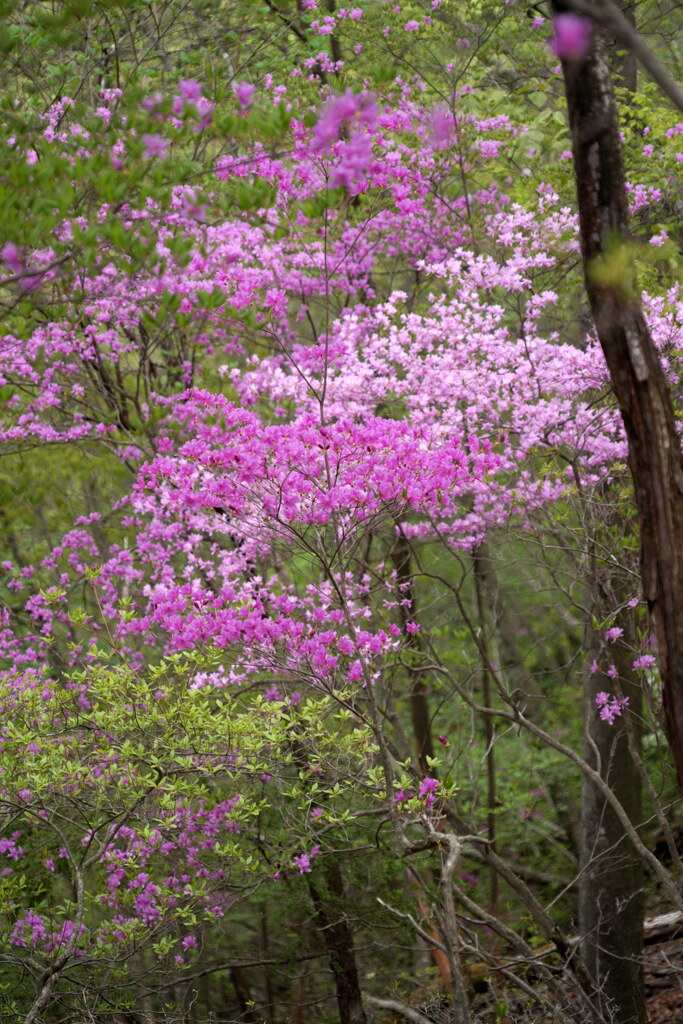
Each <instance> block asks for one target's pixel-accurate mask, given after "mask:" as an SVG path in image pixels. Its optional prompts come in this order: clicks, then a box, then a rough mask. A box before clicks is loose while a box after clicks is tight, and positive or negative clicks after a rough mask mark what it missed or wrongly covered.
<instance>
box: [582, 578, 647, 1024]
mask: <svg viewBox="0 0 683 1024" xmlns="http://www.w3.org/2000/svg"><path fill="white" fill-rule="evenodd" d="M591 582H592V584H593V586H592V588H591V589H592V590H593V594H592V595H591V596H592V602H591V598H590V597H589V600H588V602H587V603H588V604H589V611H592V612H593V613H594V615H595V616H596V618H597V619H598V620H604V618H605V612H606V611H609V612H611V611H613V608H609V609H606V608H605V607H604V605H605V603H607V602H604V601H600V597H601V596H602V595H600V593H599V587H600V584H599V582H598V581H596V580H593V581H591ZM596 591H598V592H597V593H596ZM596 598H597V600H596ZM591 603H592V608H591V607H590V605H591ZM619 625H621V626H622V627H624V628H625V636H624V638H622V639H621V640H617V642H616V643H615V644H610V645H609V646H608V649H607V650H605V649H604V647H603V649H602V651H601V650H600V646H601V645H600V642H599V637H598V636H597V634H596V632H595V630H594V629H593V626H592V624H591V622H590V621H588V623H587V629H586V633H587V636H586V644H585V652H584V657H585V662H584V664H585V668H584V737H585V738H584V757H585V758H586V760H587V761H588V763H589V764H590V765H591V767H593V768H595V769H596V771H599V772H600V774H601V775H602V777H603V778H604V779H605V781H607V782H608V783H609V785H610V788H611V789H612V792H613V793H614V794H615V795H616V796H617V797H618V798H619V800H620V802H621V804H622V806H623V808H624V810H625V811H626V813H627V814H628V816H629V818H630V819H631V821H632V822H633V824H634V825H636V826H637V825H638V824H640V820H641V789H642V786H641V780H640V776H639V773H638V770H637V768H636V766H635V765H634V762H633V758H632V757H631V753H630V750H629V736H628V729H631V730H632V741H634V742H637V741H638V730H639V726H638V722H639V720H640V715H641V710H642V693H641V690H640V686H639V685H638V682H637V680H636V679H634V678H633V674H632V672H631V667H630V663H631V660H632V657H633V656H632V654H631V653H630V651H629V650H628V647H627V646H626V644H625V643H624V640H625V639H626V628H627V625H628V624H627V623H626V622H619ZM607 659H610V660H611V661H612V662H613V664H614V665H615V667H616V668H617V670H618V672H619V683H620V687H621V690H622V693H623V696H625V697H628V698H629V707H628V711H626V712H625V713H624V714H623V715H622V717H621V718H617V719H615V721H614V724H613V725H609V723H608V722H605V721H602V720H601V719H600V716H599V714H598V709H597V707H596V703H595V698H596V697H597V695H598V693H600V692H601V691H606V692H608V693H614V689H615V680H614V679H613V678H612V677H611V676H609V675H607V674H606V669H607V667H608V666H607V664H606V660H607ZM598 661H600V662H601V663H602V664H601V669H602V670H601V671H591V663H592V662H598ZM581 821H582V851H581V852H582V856H581V869H582V870H581V875H580V888H579V925H580V934H581V955H582V959H583V962H584V964H585V966H586V968H587V970H588V972H589V974H590V975H591V977H592V979H593V982H594V985H595V992H596V999H597V1001H598V1004H599V1005H598V1008H599V1009H600V1011H601V1013H602V1014H603V1015H604V1017H605V1019H606V1020H614V1022H615V1024H646V1021H647V1014H646V1011H645V1002H644V989H643V964H642V953H643V915H644V908H645V902H644V892H643V884H644V877H643V865H642V863H641V861H640V858H639V857H638V856H637V854H636V852H635V850H634V849H633V846H632V844H631V842H630V841H629V840H628V838H627V837H626V836H625V835H624V829H623V826H622V825H621V823H620V822H619V820H618V818H617V817H616V815H615V814H614V811H613V810H612V809H611V808H610V807H609V806H608V805H607V804H606V802H605V799H604V797H602V796H601V795H600V793H599V792H598V791H597V789H596V787H595V786H594V785H593V784H592V783H591V782H590V780H589V779H587V778H586V777H585V776H584V778H583V785H582V803H581Z"/></svg>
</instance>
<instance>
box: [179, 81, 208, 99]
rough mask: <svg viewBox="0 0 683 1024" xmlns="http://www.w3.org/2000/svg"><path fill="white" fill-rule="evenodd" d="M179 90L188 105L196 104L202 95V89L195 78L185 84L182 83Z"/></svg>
mask: <svg viewBox="0 0 683 1024" xmlns="http://www.w3.org/2000/svg"><path fill="white" fill-rule="evenodd" d="M178 90H179V92H180V95H181V96H182V97H183V99H184V100H187V102H188V103H196V102H197V100H198V99H199V97H200V96H201V94H202V87H201V85H200V84H199V82H198V81H196V79H194V78H188V79H186V80H185V81H184V82H180V83H179V85H178Z"/></svg>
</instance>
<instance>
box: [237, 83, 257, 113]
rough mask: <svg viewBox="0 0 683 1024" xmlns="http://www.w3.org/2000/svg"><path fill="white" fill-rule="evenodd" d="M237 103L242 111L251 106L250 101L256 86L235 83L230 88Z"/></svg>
mask: <svg viewBox="0 0 683 1024" xmlns="http://www.w3.org/2000/svg"><path fill="white" fill-rule="evenodd" d="M232 90H233V92H234V93H235V96H236V97H237V102H238V103H239V105H240V106H241V108H242V110H247V109H248V108H249V107H250V106H251V101H252V98H253V95H254V93H255V92H256V86H255V85H252V84H251V82H235V84H234V85H233V87H232Z"/></svg>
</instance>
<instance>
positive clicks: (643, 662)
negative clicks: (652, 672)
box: [633, 654, 657, 671]
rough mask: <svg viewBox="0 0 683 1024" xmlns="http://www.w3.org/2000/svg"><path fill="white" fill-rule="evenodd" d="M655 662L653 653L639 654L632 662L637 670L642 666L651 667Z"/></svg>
mask: <svg viewBox="0 0 683 1024" xmlns="http://www.w3.org/2000/svg"><path fill="white" fill-rule="evenodd" d="M656 664H657V659H656V658H655V656H654V654H641V656H640V657H639V658H636V660H635V661H634V662H633V668H634V669H636V671H637V670H638V669H642V668H652V667H653V666H654V665H656Z"/></svg>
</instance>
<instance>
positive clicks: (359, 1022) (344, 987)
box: [308, 860, 366, 1024]
mask: <svg viewBox="0 0 683 1024" xmlns="http://www.w3.org/2000/svg"><path fill="white" fill-rule="evenodd" d="M324 873H325V881H326V883H327V888H328V895H327V898H324V897H323V894H322V893H321V892H320V890H319V889H318V888H317V886H316V885H315V884H314V883H313V882H312V881H311V880H310V879H309V882H308V888H309V892H310V894H311V899H312V900H313V906H314V907H315V912H316V918H317V924H318V927H319V928H320V931H321V932H322V935H323V938H324V940H325V945H326V946H327V952H328V955H329V959H330V967H331V968H332V974H333V976H334V985H335V989H336V993H337V1006H338V1008H339V1021H340V1024H366V1018H365V1011H364V1010H363V1000H362V996H361V991H360V982H359V980H358V968H357V966H356V953H355V950H354V948H353V932H352V931H351V927H350V925H349V922H348V918H347V916H346V911H345V904H346V892H345V887H344V877H343V875H342V872H341V868H340V866H339V864H337V863H336V862H335V861H333V860H328V861H326V863H325V865H324Z"/></svg>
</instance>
